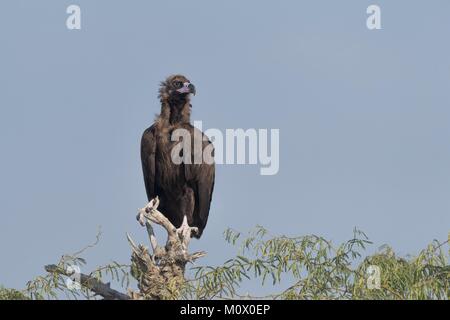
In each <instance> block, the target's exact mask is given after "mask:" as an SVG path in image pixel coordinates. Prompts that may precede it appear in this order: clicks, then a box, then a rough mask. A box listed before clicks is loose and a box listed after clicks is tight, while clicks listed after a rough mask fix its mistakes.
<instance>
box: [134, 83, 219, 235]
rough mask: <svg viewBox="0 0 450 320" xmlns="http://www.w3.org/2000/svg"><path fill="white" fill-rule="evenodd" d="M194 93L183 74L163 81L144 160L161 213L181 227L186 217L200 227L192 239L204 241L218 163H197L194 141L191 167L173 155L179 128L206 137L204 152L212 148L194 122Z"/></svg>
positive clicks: (143, 148) (143, 150)
mask: <svg viewBox="0 0 450 320" xmlns="http://www.w3.org/2000/svg"><path fill="white" fill-rule="evenodd" d="M191 93H193V94H195V87H194V85H192V84H191V83H190V81H189V80H188V79H187V78H185V77H184V76H182V75H174V76H170V77H168V78H167V79H166V80H165V81H164V82H161V87H160V90H159V98H160V100H161V113H160V115H159V116H158V117H157V118H156V120H155V123H154V124H153V125H152V126H151V127H150V128H148V129H147V130H145V131H144V133H143V135H142V141H141V161H142V169H143V173H144V182H145V188H146V191H147V197H148V199H149V200H151V199H153V198H154V197H156V196H158V197H159V199H160V205H159V210H160V211H161V212H162V213H163V214H164V215H165V216H166V217H167V218H168V219H169V220H170V222H172V224H173V225H174V226H175V227H177V228H179V227H180V226H181V224H182V222H183V218H184V216H186V218H187V223H188V225H189V226H190V227H197V228H198V233H195V234H192V236H194V237H196V238H200V236H201V234H202V232H203V229H204V228H205V226H206V223H207V221H208V215H209V208H210V203H211V198H212V193H213V188H214V175H215V167H214V164H208V163H201V164H194V160H193V159H194V142H193V141H192V143H191V146H192V152H191V155H192V161H191V164H187V163H185V162H182V163H181V164H175V163H174V162H173V161H172V158H171V152H172V150H173V148H174V146H175V145H176V144H177V143H178V142H176V141H171V136H172V133H173V132H174V130H176V129H181V128H184V129H186V130H188V131H189V132H190V134H191V137H192V139H202V138H203V137H205V138H203V139H202V140H203V141H202V142H200V143H201V144H199V145H202V146H203V149H204V148H205V147H207V146H208V145H210V148H211V147H212V145H211V142H210V141H209V139H208V138H207V137H206V136H205V135H204V134H203V133H202V132H200V131H199V130H198V129H196V128H195V127H193V126H192V125H191V123H190V114H191V107H192V106H191V104H190V94H191ZM194 132H196V134H194ZM194 137H195V138H194Z"/></svg>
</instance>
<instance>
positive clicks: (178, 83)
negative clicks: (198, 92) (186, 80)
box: [174, 81, 183, 89]
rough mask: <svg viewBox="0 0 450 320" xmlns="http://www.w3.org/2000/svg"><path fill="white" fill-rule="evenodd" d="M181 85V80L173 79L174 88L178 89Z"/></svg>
mask: <svg viewBox="0 0 450 320" xmlns="http://www.w3.org/2000/svg"><path fill="white" fill-rule="evenodd" d="M182 86H183V82H181V81H175V82H174V87H175V88H177V89H179V88H181V87H182Z"/></svg>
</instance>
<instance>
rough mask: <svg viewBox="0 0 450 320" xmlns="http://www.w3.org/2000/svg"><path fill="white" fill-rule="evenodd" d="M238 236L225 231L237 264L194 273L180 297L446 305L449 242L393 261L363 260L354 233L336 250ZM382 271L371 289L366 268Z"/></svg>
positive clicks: (386, 257)
mask: <svg viewBox="0 0 450 320" xmlns="http://www.w3.org/2000/svg"><path fill="white" fill-rule="evenodd" d="M241 238H242V235H241V234H240V233H239V232H236V231H233V230H231V229H228V230H227V231H226V232H225V239H226V240H227V241H228V242H229V243H231V244H233V245H237V246H238V248H239V249H238V254H237V256H236V257H235V258H233V259H230V260H228V261H226V262H225V263H224V264H223V265H222V266H219V267H211V266H206V267H197V268H194V269H195V275H194V278H193V279H192V280H190V281H188V282H187V285H186V288H185V291H184V297H185V298H189V299H213V298H219V299H229V298H266V299H448V298H449V275H450V267H449V265H448V253H447V255H446V254H444V251H443V247H444V245H446V244H448V241H446V242H444V243H439V242H437V241H434V242H433V243H432V244H430V245H429V246H428V247H427V249H425V250H423V251H421V252H420V254H419V255H418V256H417V257H412V258H410V259H403V258H399V257H397V256H396V255H395V254H394V252H393V251H392V249H391V248H389V247H387V246H385V247H384V248H382V250H381V251H380V252H379V253H377V254H375V255H373V256H369V257H367V258H365V259H363V261H362V262H360V263H359V265H358V260H361V257H362V253H363V251H364V250H365V249H366V246H367V245H369V244H371V242H370V241H369V240H368V238H367V236H366V235H365V234H364V233H363V232H361V231H358V230H356V229H355V230H354V232H353V237H352V239H350V240H349V241H347V242H345V243H343V244H341V245H339V246H337V247H335V246H333V245H332V243H331V242H329V241H327V240H326V239H324V238H322V237H318V236H315V235H310V236H300V237H286V236H271V235H270V234H269V232H268V231H267V230H266V229H264V228H263V227H257V228H256V229H255V230H254V231H252V232H250V234H249V235H248V236H247V237H245V238H244V239H242V240H241V241H239V240H240V239H241ZM371 266H372V268H373V266H376V267H377V269H378V270H380V274H379V276H380V281H379V285H378V286H375V287H371V286H369V285H368V281H369V280H371V279H370V278H369V277H370V273H369V272H368V271H370V268H371ZM283 277H287V278H289V279H294V283H293V284H292V285H291V286H289V287H288V288H287V289H285V290H283V291H282V292H279V293H275V294H271V295H269V296H265V297H252V296H249V295H242V294H241V293H240V292H239V289H240V284H241V283H242V281H243V280H245V279H251V278H253V279H254V278H257V279H260V280H261V283H262V284H264V283H266V282H267V281H271V282H272V284H273V285H275V284H280V283H281V280H282V278H283Z"/></svg>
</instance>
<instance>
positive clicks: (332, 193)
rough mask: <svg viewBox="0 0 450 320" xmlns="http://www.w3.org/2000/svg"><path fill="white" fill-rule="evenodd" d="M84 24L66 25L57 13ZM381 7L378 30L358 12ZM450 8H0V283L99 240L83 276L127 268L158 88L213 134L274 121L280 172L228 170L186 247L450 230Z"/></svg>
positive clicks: (396, 4) (426, 4)
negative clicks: (183, 79)
mask: <svg viewBox="0 0 450 320" xmlns="http://www.w3.org/2000/svg"><path fill="white" fill-rule="evenodd" d="M73 3H75V4H78V5H80V6H81V9H82V30H79V31H69V30H67V29H66V26H65V20H66V17H67V15H66V13H65V11H66V8H67V6H68V5H70V4H73ZM369 4H378V5H380V6H381V9H382V28H383V29H382V30H378V31H369V30H368V29H367V28H366V17H367V15H366V8H367V6H368V5H369ZM449 12H450V2H449V1H447V0H441V1H439V0H433V1H406V0H403V1H400V0H398V1H381V0H378V1H375V0H373V1H361V0H353V1H334V0H333V1H331V0H330V1H317V0H314V1H312V0H310V1H298V0H297V1H274V0H272V1H261V0H259V1H256V0H255V1H209V0H195V1H143V0H142V1H138V0H135V1H123V0H122V1H106V0H97V1H87V0H78V1H62V0H53V1H48V0H41V1H31V0H29V1H19V0H14V1H13V0H9V1H7V0H4V1H2V4H1V10H0V41H1V46H0V148H1V160H0V164H1V165H0V212H1V222H0V257H1V258H0V259H1V264H0V283H2V284H4V285H6V286H10V287H19V288H21V287H24V285H25V283H26V281H27V280H29V279H31V278H32V277H34V276H36V275H39V274H42V273H43V266H44V265H45V264H48V263H53V262H55V261H57V259H58V258H59V257H60V256H61V255H62V254H63V253H66V252H74V251H76V250H77V249H79V248H80V247H83V246H84V245H85V244H87V243H89V242H91V241H92V240H93V239H94V238H95V234H96V230H97V226H98V225H101V226H102V230H103V237H102V240H101V243H100V244H99V245H98V247H97V248H95V249H93V250H92V251H90V252H88V253H87V254H86V258H87V259H88V261H89V266H90V267H93V266H95V265H99V264H105V263H108V262H110V261H111V259H115V260H117V261H120V262H128V261H129V255H130V250H129V247H128V244H127V242H126V240H125V232H127V231H128V232H130V233H131V234H132V235H133V236H134V238H135V239H136V240H137V241H140V242H146V241H147V238H146V236H145V233H144V230H142V229H141V228H140V227H139V225H138V224H137V222H136V220H135V215H136V209H137V208H138V207H142V206H143V205H145V203H146V196H145V190H144V185H143V181H142V174H141V165H140V159H139V143H140V137H141V133H142V131H143V130H144V129H145V128H146V127H148V126H149V125H150V124H151V123H152V121H153V118H154V115H155V113H157V112H158V111H159V108H160V106H159V102H158V99H157V89H158V84H159V81H160V80H162V79H164V78H165V77H166V76H167V75H169V74H172V73H183V74H185V75H187V76H188V77H189V78H190V79H191V80H192V82H193V83H195V84H196V86H197V96H196V97H194V99H193V105H194V107H193V119H195V120H202V121H203V126H204V129H206V128H220V129H226V128H269V129H270V128H279V129H280V142H281V147H280V151H281V155H280V171H279V174H278V175H276V176H260V175H259V168H258V167H257V166H250V165H247V166H236V165H229V166H227V165H221V166H219V167H218V168H217V177H216V188H215V193H214V198H213V204H212V208H211V214H210V221H209V224H208V226H207V228H206V231H205V233H204V236H203V237H202V239H201V240H200V241H193V244H192V249H193V250H195V249H203V250H206V251H207V252H208V256H207V257H206V258H204V259H203V260H202V261H201V263H202V264H216V263H220V262H222V261H225V260H227V259H228V258H229V257H230V256H231V255H232V253H233V249H232V248H231V247H229V246H227V245H226V244H225V243H224V241H223V237H222V232H223V231H224V230H225V229H226V228H227V227H233V228H235V229H238V230H242V231H246V230H249V229H250V228H252V227H254V226H255V225H256V224H261V225H263V226H265V227H267V228H268V229H270V230H271V231H272V232H273V233H276V234H281V233H285V234H289V235H301V234H311V233H315V234H319V235H322V236H325V237H327V238H330V239H333V240H334V241H343V240H346V239H348V238H349V237H350V236H351V233H352V229H353V227H355V226H356V227H358V228H360V229H362V230H363V231H365V232H366V233H367V234H368V236H369V237H370V238H371V239H372V240H373V241H374V242H375V245H374V246H373V247H372V248H371V250H375V249H376V248H377V247H378V246H379V245H382V244H384V243H387V244H389V245H392V246H393V247H394V248H396V250H398V251H399V252H400V253H402V254H407V253H412V254H414V253H417V251H418V250H419V249H420V248H423V247H424V246H425V245H426V244H427V243H429V242H430V241H431V240H433V239H434V238H438V239H441V240H442V239H446V238H447V233H448V231H449V229H450V228H449V226H450V214H449V210H450V196H449V194H450V143H449V142H450V123H449V120H450V43H449V41H448V36H449V30H450V19H449V16H448V15H449Z"/></svg>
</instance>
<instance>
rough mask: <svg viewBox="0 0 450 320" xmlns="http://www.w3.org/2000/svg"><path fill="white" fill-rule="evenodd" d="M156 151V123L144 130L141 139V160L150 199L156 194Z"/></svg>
mask: <svg viewBox="0 0 450 320" xmlns="http://www.w3.org/2000/svg"><path fill="white" fill-rule="evenodd" d="M155 153H156V137H155V125H152V126H151V127H150V128H148V129H147V130H145V131H144V133H143V134H142V139H141V162H142V171H143V173H144V183H145V190H146V191H147V198H148V200H151V199H153V198H154V197H155V196H156V194H155Z"/></svg>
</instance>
